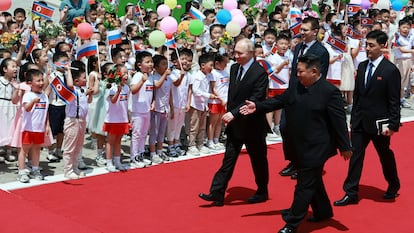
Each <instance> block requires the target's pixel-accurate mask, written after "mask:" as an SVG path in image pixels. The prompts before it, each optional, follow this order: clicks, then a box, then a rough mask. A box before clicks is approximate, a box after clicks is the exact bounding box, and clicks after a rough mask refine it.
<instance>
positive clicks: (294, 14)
mask: <svg viewBox="0 0 414 233" xmlns="http://www.w3.org/2000/svg"><path fill="white" fill-rule="evenodd" d="M289 14H290V19H301V18H302V12H301V11H300V10H299V9H298V8H295V7H291V8H290V11H289Z"/></svg>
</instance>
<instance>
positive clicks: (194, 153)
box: [187, 146, 200, 156]
mask: <svg viewBox="0 0 414 233" xmlns="http://www.w3.org/2000/svg"><path fill="white" fill-rule="evenodd" d="M187 154H189V155H192V156H199V155H200V151H199V150H198V149H197V147H195V146H191V147H190V148H188V151H187Z"/></svg>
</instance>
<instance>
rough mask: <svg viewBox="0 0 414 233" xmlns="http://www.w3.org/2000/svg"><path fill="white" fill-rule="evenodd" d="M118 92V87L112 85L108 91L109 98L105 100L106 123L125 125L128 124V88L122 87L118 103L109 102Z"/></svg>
mask: <svg viewBox="0 0 414 233" xmlns="http://www.w3.org/2000/svg"><path fill="white" fill-rule="evenodd" d="M117 91H118V86H117V85H116V84H113V85H112V87H111V88H110V89H109V96H108V97H107V98H106V116H105V122H106V123H127V122H128V98H129V87H128V86H127V85H123V86H122V89H121V93H120V94H119V97H118V101H116V102H115V103H112V102H111V98H112V96H114V95H115V93H116V92H117Z"/></svg>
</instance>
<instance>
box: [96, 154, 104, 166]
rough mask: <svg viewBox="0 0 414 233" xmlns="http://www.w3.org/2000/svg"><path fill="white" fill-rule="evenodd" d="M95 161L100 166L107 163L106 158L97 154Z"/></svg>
mask: <svg viewBox="0 0 414 233" xmlns="http://www.w3.org/2000/svg"><path fill="white" fill-rule="evenodd" d="M95 161H96V164H97V165H98V166H105V165H106V159H105V158H104V157H103V156H102V155H97V156H96V157H95Z"/></svg>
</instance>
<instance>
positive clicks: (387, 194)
mask: <svg viewBox="0 0 414 233" xmlns="http://www.w3.org/2000/svg"><path fill="white" fill-rule="evenodd" d="M396 197H398V193H393V192H385V193H384V196H383V197H382V198H384V199H387V200H392V199H395V198H396Z"/></svg>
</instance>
